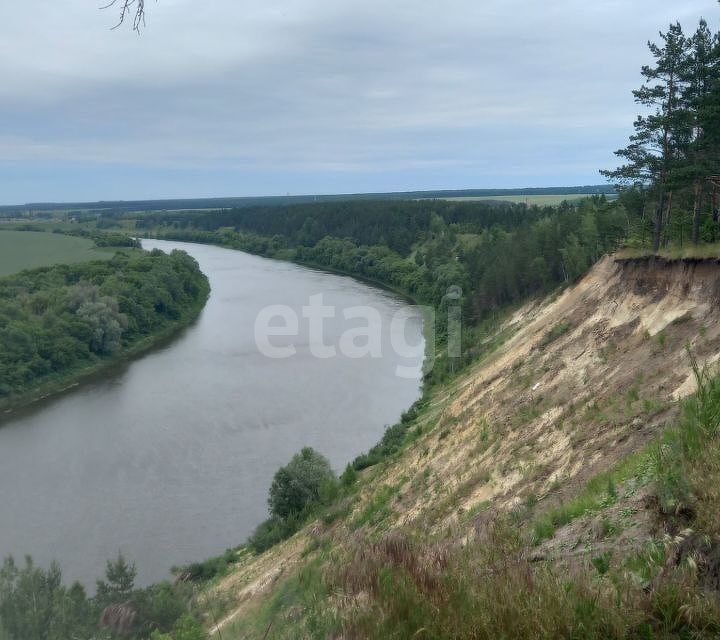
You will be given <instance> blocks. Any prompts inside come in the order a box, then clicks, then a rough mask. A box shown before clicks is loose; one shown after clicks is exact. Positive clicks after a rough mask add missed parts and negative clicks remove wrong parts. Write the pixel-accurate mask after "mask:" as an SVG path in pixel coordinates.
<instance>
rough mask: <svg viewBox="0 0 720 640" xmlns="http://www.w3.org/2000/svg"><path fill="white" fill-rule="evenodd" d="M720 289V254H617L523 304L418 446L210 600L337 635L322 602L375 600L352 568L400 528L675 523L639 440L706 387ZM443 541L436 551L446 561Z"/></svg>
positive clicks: (718, 326)
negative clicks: (656, 495) (662, 515)
mask: <svg viewBox="0 0 720 640" xmlns="http://www.w3.org/2000/svg"><path fill="white" fill-rule="evenodd" d="M719 300H720V265H719V264H718V261H717V260H678V261H665V260H663V259H632V260H622V259H615V258H613V257H605V258H604V259H602V260H601V261H600V262H599V263H598V264H597V265H596V266H595V267H594V268H593V269H592V270H591V272H590V273H589V274H588V275H587V276H586V277H585V278H583V279H582V280H581V281H580V282H579V283H577V284H576V285H575V286H573V287H571V288H569V289H567V290H565V291H564V292H563V293H562V294H561V295H559V296H557V297H555V298H550V299H546V300H543V301H539V302H535V303H532V304H529V305H526V306H525V307H523V308H521V309H519V310H518V311H517V312H516V313H514V314H513V315H512V317H510V318H508V319H507V321H506V323H505V324H504V326H503V327H502V328H501V330H500V332H499V336H502V337H503V338H505V339H504V342H502V344H501V345H500V346H499V347H498V348H496V349H495V350H494V351H493V352H492V353H491V354H490V355H489V356H487V357H486V358H485V359H484V360H483V361H481V362H478V363H477V364H476V365H474V366H473V367H472V369H471V370H469V371H468V372H467V373H465V374H463V375H462V377H459V378H457V379H456V380H454V381H453V382H452V383H451V384H449V385H446V386H445V387H443V388H440V389H437V390H435V391H434V392H433V393H432V394H431V396H430V397H429V402H428V404H427V406H426V407H425V408H424V410H423V411H422V412H421V413H420V415H419V417H418V418H417V419H416V422H415V424H414V425H413V426H412V428H411V430H410V434H411V435H410V436H409V437H408V443H407V445H406V447H405V448H404V449H403V450H402V452H401V453H399V454H396V455H395V456H394V457H392V458H391V459H388V460H386V461H384V462H382V463H381V464H379V465H376V466H374V467H371V468H370V469H368V470H367V471H365V472H363V477H362V478H361V479H360V480H359V481H358V483H357V491H355V492H354V493H352V494H350V495H349V496H348V497H345V498H344V499H343V500H342V502H341V503H340V504H338V505H337V506H336V507H334V508H333V509H332V510H331V511H330V512H329V513H328V514H326V516H325V517H324V518H322V519H321V520H320V521H318V522H316V523H313V524H312V525H311V526H309V527H307V528H306V529H305V530H303V531H302V532H301V533H299V534H297V535H296V536H294V537H293V538H291V539H290V540H288V541H286V542H285V543H283V544H280V545H278V546H277V547H275V548H274V549H271V550H270V551H269V552H266V553H265V554H263V555H261V556H259V557H254V556H252V555H251V554H249V553H246V554H244V555H243V556H242V558H241V559H240V560H239V562H238V563H237V564H236V565H235V568H234V570H233V572H232V574H231V575H229V576H228V577H226V578H224V579H223V580H222V581H221V582H219V583H218V584H215V585H213V586H212V587H211V588H209V589H208V590H207V591H206V593H205V596H204V597H205V598H206V602H207V603H208V607H209V608H215V607H216V606H217V605H218V603H221V609H222V612H221V613H216V614H215V615H217V616H218V617H217V620H216V621H215V624H214V626H213V633H218V631H220V632H221V633H222V637H223V638H224V639H226V640H227V638H244V637H253V636H255V635H258V636H260V637H275V636H276V635H277V636H278V637H323V633H324V632H321V631H318V629H320V628H329V627H322V625H320V626H319V627H317V626H313V625H316V623H317V621H315V622H314V623H313V622H312V621H310V622H309V621H308V620H309V618H308V615H309V614H308V611H314V612H315V613H313V616H317V615H318V613H317V612H318V611H320V610H323V611H324V614H323V616H324V618H323V619H324V620H325V622H324V623H323V624H329V623H327V616H330V617H332V618H333V619H334V620H336V621H337V619H343V618H345V617H347V616H351V617H352V616H357V615H359V613H358V612H362V611H363V609H364V608H365V607H369V605H368V603H367V593H365V592H366V591H367V589H366V588H364V587H362V586H357V585H358V584H360V585H362V584H363V579H361V578H358V577H357V576H356V575H355V574H353V575H355V577H354V578H352V579H350V578H348V576H347V575H346V574H343V567H354V571H355V572H356V573H357V571H360V572H361V573H362V571H365V570H366V569H367V567H369V566H372V565H373V560H372V558H370V557H369V556H366V555H364V554H366V553H368V554H372V553H379V552H378V548H382V549H384V551H383V552H382V553H383V554H388V553H389V554H390V557H392V558H394V557H395V556H396V555H397V554H398V553H400V552H399V551H398V550H397V549H398V547H397V544H400V543H396V542H393V543H392V544H391V547H392V549H394V551H392V552H391V551H388V547H387V545H388V544H389V542H388V541H393V540H395V541H398V540H411V541H413V544H414V543H418V544H426V545H434V546H433V547H432V548H434V549H437V545H438V544H440V543H442V545H443V547H442V548H443V552H442V554H441V555H442V557H443V558H445V554H446V553H448V551H447V549H451V548H454V547H460V546H463V545H466V546H472V545H473V544H477V543H476V542H474V541H475V540H476V539H477V536H480V537H481V538H482V537H483V536H485V535H488V534H487V532H488V530H489V528H490V525H491V523H495V522H497V520H498V516H499V515H501V514H510V516H511V519H512V522H513V523H514V526H516V527H517V531H519V532H520V533H519V535H520V538H521V540H520V543H519V544H521V545H522V546H523V548H524V549H525V550H524V551H523V557H531V558H534V559H536V560H546V559H548V558H555V559H558V558H560V557H563V558H568V557H581V556H584V555H585V556H587V557H588V558H592V557H595V554H597V553H598V552H599V551H607V550H614V551H617V550H620V551H622V552H623V553H625V554H627V553H629V552H630V550H631V549H637V550H640V549H642V548H643V545H645V544H646V543H647V541H648V540H649V539H650V538H652V537H657V536H658V535H661V534H662V531H661V529H662V527H663V525H662V524H661V523H659V521H658V517H657V513H656V511H657V510H654V509H653V508H652V505H653V503H652V500H651V499H650V494H651V492H650V491H649V488H648V487H649V486H650V484H651V479H650V476H649V475H648V473H647V469H646V468H645V467H646V466H647V460H645V459H644V458H642V456H638V455H637V453H636V452H640V451H642V450H643V448H644V447H645V446H646V445H647V444H648V443H649V442H650V441H651V440H652V439H653V438H655V437H656V436H657V434H658V433H659V432H660V431H661V430H662V429H663V427H664V426H666V425H668V424H670V423H672V422H673V421H675V420H676V419H677V417H678V413H679V405H678V400H679V399H681V398H683V397H686V396H688V395H689V394H691V393H693V392H694V390H695V377H694V375H693V370H692V366H691V365H692V362H691V357H690V355H689V353H688V348H689V349H690V351H691V353H692V354H694V356H695V357H696V358H697V360H698V361H699V362H703V363H704V362H708V363H713V362H715V360H717V359H718V357H719V356H720V321H719V320H718V315H717V306H718V301H719ZM631 454H634V455H631ZM628 456H630V457H628ZM599 474H604V475H599ZM598 478H600V479H599V480H598ZM588 481H591V482H590V484H589V485H588V484H587V483H588ZM666 528H667V527H666ZM402 544H405V543H404V542H403V543H402ZM383 545H385V546H383ZM401 546H402V545H401ZM403 548H404V547H403ZM368 549H373V550H374V551H373V552H371V551H367V550H368ZM433 553H435V552H433ZM430 555H431V556H432V558H430V557H426V558H425V559H424V560H423V562H425V563H429V564H431V565H432V564H433V563H434V562H439V561H438V560H437V558H438V557H439V556H437V555H432V554H430ZM383 557H384V556H383ZM358 558H362V560H361V561H358ZM433 558H434V559H433ZM375 559H376V560H377V558H375ZM442 562H449V561H447V560H443V561H442ZM391 564H392V563H391ZM441 564H442V563H441ZM443 566H445V565H443ZM359 567H365V569H362V570H361V569H359ZM405 569H407V566H405ZM348 571H350V569H348ZM367 571H370V569H367ZM338 572H340V573H341V574H343V575H342V576H341V577H338ZM447 572H449V569H444V570H443V571H441V574H442V575H444V573H447ZM411 573H412V572H411ZM330 575H332V576H334V578H329V577H328V576H330ZM423 575H424V574H423ZM318 576H323V577H322V578H319V577H318ZM366 577H367V576H366ZM298 581H299V582H298ZM318 582H319V583H322V586H321V587H319V586H318V584H317V583H318ZM298 584H299V585H301V587H302V588H299V587H298ZM330 584H332V585H333V586H332V587H331V586H329V585H330ZM348 584H355V585H356V586H357V589H353V588H348ZM298 591H305V592H307V591H310V592H312V594H313V596H312V597H313V599H314V600H313V604H308V603H307V602H303V598H302V597H300V596H298V595H297V594H298ZM371 591H372V589H371ZM289 593H291V594H294V595H293V596H292V597H291V596H289V595H288V594H289ZM319 593H322V599H323V600H324V601H325V604H324V605H323V606H319V605H318V604H317V602H316V601H317V599H318V598H320V596H319V595H318V594H319ZM363 593H364V595H363ZM343 594H344V595H343ZM329 612H332V615H330V613H329ZM296 623H297V626H294V631H293V633H296V634H297V635H296V636H293V634H292V633H289V632H288V631H287V625H288V624H292V625H295V624H296ZM318 624H319V623H318ZM340 626H341V627H342V626H343V625H340ZM330 627H332V624H331V625H330ZM313 629H315V631H313ZM345 635H347V636H348V637H350V636H352V637H362V634H360V635H358V636H353V634H352V633H347V634H345ZM478 637H482V636H481V635H479V636H478Z"/></svg>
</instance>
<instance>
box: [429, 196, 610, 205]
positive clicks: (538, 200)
mask: <svg viewBox="0 0 720 640" xmlns="http://www.w3.org/2000/svg"><path fill="white" fill-rule="evenodd" d="M593 195H597V194H592V193H567V194H562V193H559V194H552V195H546V194H535V195H528V196H523V195H517V196H479V197H474V196H469V197H463V196H460V197H455V198H443V200H450V201H452V202H483V201H488V200H496V201H499V202H516V203H523V202H524V203H527V204H536V205H538V206H548V207H556V206H557V205H559V204H560V203H562V202H563V201H564V200H567V201H568V202H573V201H577V200H582V199H583V198H590V197H592V196H593ZM605 197H606V198H608V200H611V199H612V197H611V196H607V195H606V196H605Z"/></svg>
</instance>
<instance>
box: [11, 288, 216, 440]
mask: <svg viewBox="0 0 720 640" xmlns="http://www.w3.org/2000/svg"><path fill="white" fill-rule="evenodd" d="M201 276H202V277H201V278H199V279H198V282H199V285H198V286H199V289H198V292H197V296H196V297H195V299H194V300H193V301H192V302H191V303H190V304H188V305H187V306H184V307H181V308H180V312H179V317H178V318H177V319H175V320H169V321H167V322H168V324H166V325H165V326H163V327H162V328H160V329H159V330H157V331H155V332H153V333H152V334H150V335H146V336H142V337H140V338H138V339H136V340H134V341H133V342H132V343H131V344H129V345H127V346H125V347H122V348H121V349H120V350H119V351H117V352H116V353H113V354H112V355H106V356H101V355H98V356H96V357H97V360H96V361H95V362H93V363H91V364H89V365H85V366H78V367H75V368H72V369H69V370H67V371H63V372H59V373H56V374H54V375H52V376H48V377H46V379H45V380H43V382H42V383H40V384H38V385H36V386H34V387H33V388H32V389H28V390H26V391H23V392H19V393H13V394H11V395H10V396H9V397H6V398H2V399H0V426H1V425H2V422H3V421H4V420H5V419H7V418H9V417H12V416H13V415H14V414H15V413H16V412H18V411H20V410H22V409H26V408H28V407H31V406H33V405H36V404H38V403H40V402H43V401H46V400H49V399H53V398H55V397H58V396H60V395H62V394H63V393H66V392H68V391H70V390H72V389H75V388H76V387H78V386H80V385H82V384H83V383H85V382H88V381H89V380H91V379H94V378H96V377H97V376H98V375H101V374H103V373H105V372H107V371H109V370H111V369H113V368H115V367H118V366H121V365H123V364H126V363H128V362H129V361H131V360H133V359H135V358H137V357H138V356H140V355H143V354H145V353H147V352H149V351H151V350H153V349H155V348H157V347H159V346H161V345H162V344H163V343H164V342H167V341H169V340H172V339H174V338H175V337H176V336H177V335H178V334H179V333H180V332H181V331H183V330H184V329H186V328H187V327H189V326H190V325H192V324H193V323H194V322H195V321H196V320H197V318H198V317H199V315H200V313H201V312H202V310H203V308H204V307H205V304H206V302H207V300H208V297H209V295H210V284H209V282H208V280H207V277H205V275H204V274H201Z"/></svg>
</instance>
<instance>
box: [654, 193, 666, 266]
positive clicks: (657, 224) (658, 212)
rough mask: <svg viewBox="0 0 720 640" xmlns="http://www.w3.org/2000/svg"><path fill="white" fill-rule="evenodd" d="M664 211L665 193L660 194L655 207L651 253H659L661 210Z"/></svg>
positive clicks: (661, 226) (661, 227)
mask: <svg viewBox="0 0 720 640" xmlns="http://www.w3.org/2000/svg"><path fill="white" fill-rule="evenodd" d="M664 209H665V192H664V191H661V192H660V199H659V200H658V203H657V207H656V208H655V233H654V237H653V251H654V252H655V253H657V252H658V251H660V239H661V236H662V229H663V210H664Z"/></svg>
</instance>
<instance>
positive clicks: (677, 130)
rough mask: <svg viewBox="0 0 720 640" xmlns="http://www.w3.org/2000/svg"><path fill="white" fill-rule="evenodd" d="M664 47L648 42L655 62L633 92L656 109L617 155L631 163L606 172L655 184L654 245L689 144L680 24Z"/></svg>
mask: <svg viewBox="0 0 720 640" xmlns="http://www.w3.org/2000/svg"><path fill="white" fill-rule="evenodd" d="M660 38H661V40H662V46H658V45H657V44H655V43H653V42H648V48H649V49H650V52H651V53H652V56H653V58H654V59H655V63H654V66H649V65H645V66H643V67H642V71H641V73H642V76H643V78H644V79H645V81H644V83H643V86H642V87H640V88H639V89H636V90H635V91H633V95H634V97H635V102H636V103H638V104H640V105H642V106H643V107H646V108H647V109H649V110H651V113H650V114H649V115H645V116H643V115H639V116H638V117H637V119H636V120H635V122H634V125H633V126H634V128H635V133H634V134H633V135H632V136H630V144H629V145H628V146H627V147H625V148H624V149H619V150H618V151H616V152H615V155H617V156H619V157H621V158H624V159H625V160H626V161H627V163H626V164H624V165H622V166H621V167H618V168H617V169H614V170H604V171H601V173H602V174H603V175H604V176H606V177H608V178H610V179H611V180H614V181H615V182H616V183H618V185H619V186H623V185H652V186H654V188H655V195H656V198H657V200H656V206H655V230H654V250H655V251H657V250H658V249H659V248H660V240H661V237H662V232H663V225H664V222H665V220H666V217H667V215H669V207H668V211H667V213H666V204H667V203H668V202H671V197H670V195H671V188H672V182H671V179H672V172H673V170H674V169H675V168H676V166H677V162H678V159H679V157H681V155H682V154H681V149H682V147H683V144H685V145H686V144H687V140H688V138H689V133H688V132H687V123H686V118H687V115H686V114H685V112H684V111H683V109H682V97H683V90H684V86H683V82H684V78H685V77H686V75H687V74H686V70H685V66H686V64H687V52H688V48H689V42H688V39H687V38H686V37H685V36H684V34H683V31H682V27H681V26H680V24H679V23H675V24H671V25H670V27H669V29H668V31H667V33H662V32H661V33H660Z"/></svg>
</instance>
